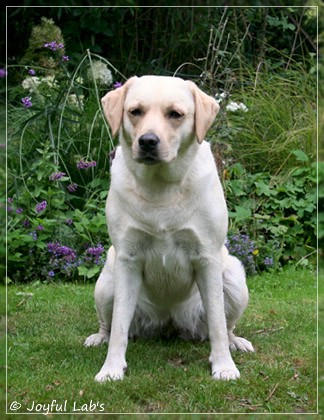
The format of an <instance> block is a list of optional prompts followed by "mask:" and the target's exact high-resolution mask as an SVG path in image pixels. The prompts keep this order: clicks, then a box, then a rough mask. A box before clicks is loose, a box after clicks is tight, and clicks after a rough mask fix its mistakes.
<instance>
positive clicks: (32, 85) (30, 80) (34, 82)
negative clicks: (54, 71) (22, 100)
mask: <svg viewBox="0 0 324 420" xmlns="http://www.w3.org/2000/svg"><path fill="white" fill-rule="evenodd" d="M40 83H41V81H40V79H39V77H36V76H33V77H26V79H25V80H23V82H22V87H23V88H24V89H26V90H29V92H30V93H32V92H33V91H34V90H37V86H38V85H39V84H40Z"/></svg>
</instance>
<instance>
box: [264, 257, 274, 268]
mask: <svg viewBox="0 0 324 420" xmlns="http://www.w3.org/2000/svg"><path fill="white" fill-rule="evenodd" d="M263 262H264V264H265V265H266V266H267V267H272V266H273V258H271V257H266V258H265V259H264V261H263Z"/></svg>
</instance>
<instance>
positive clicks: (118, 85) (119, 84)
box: [113, 82, 123, 89]
mask: <svg viewBox="0 0 324 420" xmlns="http://www.w3.org/2000/svg"><path fill="white" fill-rule="evenodd" d="M113 86H114V88H115V89H117V88H119V87H122V86H123V84H122V83H121V82H115V83H114V84H113Z"/></svg>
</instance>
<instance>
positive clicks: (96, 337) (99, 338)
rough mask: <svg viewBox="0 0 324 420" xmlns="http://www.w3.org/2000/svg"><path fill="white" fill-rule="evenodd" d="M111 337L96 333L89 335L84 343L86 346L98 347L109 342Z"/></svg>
mask: <svg viewBox="0 0 324 420" xmlns="http://www.w3.org/2000/svg"><path fill="white" fill-rule="evenodd" d="M108 340H109V337H108V336H107V335H106V334H101V333H96V334H92V335H89V337H88V338H86V340H85V342H84V343H83V345H84V347H96V346H99V345H100V344H102V343H108Z"/></svg>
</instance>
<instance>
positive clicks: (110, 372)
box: [95, 367, 126, 383]
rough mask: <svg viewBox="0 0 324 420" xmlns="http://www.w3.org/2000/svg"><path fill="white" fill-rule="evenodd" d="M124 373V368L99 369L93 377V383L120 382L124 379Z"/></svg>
mask: <svg viewBox="0 0 324 420" xmlns="http://www.w3.org/2000/svg"><path fill="white" fill-rule="evenodd" d="M125 371H126V367H124V368H121V369H117V368H109V369H101V371H100V372H99V373H98V374H97V375H96V376H95V381H96V382H100V383H103V382H107V381H121V380H123V379H124V375H125Z"/></svg>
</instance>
